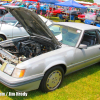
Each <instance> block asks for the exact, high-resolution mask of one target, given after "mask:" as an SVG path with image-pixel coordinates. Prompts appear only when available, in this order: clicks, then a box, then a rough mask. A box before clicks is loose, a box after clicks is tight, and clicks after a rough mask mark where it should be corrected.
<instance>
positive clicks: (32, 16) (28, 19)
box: [3, 5, 61, 46]
mask: <svg viewBox="0 0 100 100" xmlns="http://www.w3.org/2000/svg"><path fill="white" fill-rule="evenodd" d="M3 7H5V8H6V9H7V10H8V11H9V12H10V13H11V14H12V15H13V16H14V17H15V18H16V19H17V20H18V21H19V22H20V23H21V25H22V26H23V27H24V28H25V30H26V31H27V32H28V34H29V35H30V36H44V37H46V38H49V39H50V40H51V41H52V42H53V43H54V44H55V45H56V46H58V45H61V43H60V42H59V41H58V40H57V39H56V38H55V36H54V35H53V33H52V32H51V31H50V29H49V28H48V27H47V26H46V24H45V23H44V22H43V21H42V19H41V18H40V17H39V16H38V15H37V14H36V13H35V12H34V11H31V10H29V9H27V8H22V7H18V6H6V5H5V6H3Z"/></svg>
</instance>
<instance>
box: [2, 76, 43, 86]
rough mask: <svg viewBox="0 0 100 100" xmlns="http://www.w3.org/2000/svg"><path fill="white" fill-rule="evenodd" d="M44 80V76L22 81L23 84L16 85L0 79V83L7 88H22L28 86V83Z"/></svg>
mask: <svg viewBox="0 0 100 100" xmlns="http://www.w3.org/2000/svg"><path fill="white" fill-rule="evenodd" d="M42 78H43V76H41V77H38V78H35V79H30V80H26V81H22V82H16V83H10V82H7V81H6V80H4V79H2V78H0V83H2V84H4V85H6V86H7V87H18V86H22V85H25V84H28V83H32V82H35V81H38V80H41V79H42Z"/></svg>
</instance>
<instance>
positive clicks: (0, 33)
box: [0, 31, 7, 40]
mask: <svg viewBox="0 0 100 100" xmlns="http://www.w3.org/2000/svg"><path fill="white" fill-rule="evenodd" d="M0 35H3V36H4V37H5V38H6V40H7V36H6V34H5V33H3V32H1V31H0Z"/></svg>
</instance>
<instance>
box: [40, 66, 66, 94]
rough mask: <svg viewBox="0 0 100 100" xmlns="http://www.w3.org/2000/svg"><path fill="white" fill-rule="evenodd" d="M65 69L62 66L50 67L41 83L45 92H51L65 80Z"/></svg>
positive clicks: (41, 87)
mask: <svg viewBox="0 0 100 100" xmlns="http://www.w3.org/2000/svg"><path fill="white" fill-rule="evenodd" d="M63 77H64V70H63V68H62V67H60V66H55V67H53V68H51V69H49V70H48V71H47V72H46V73H45V75H44V77H43V79H42V81H41V84H40V89H41V91H43V92H50V91H53V90H55V89H57V88H58V87H59V86H60V85H61V83H62V80H63Z"/></svg>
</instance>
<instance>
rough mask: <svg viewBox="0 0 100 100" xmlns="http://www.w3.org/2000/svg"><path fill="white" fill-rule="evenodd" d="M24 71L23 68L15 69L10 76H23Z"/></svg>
mask: <svg viewBox="0 0 100 100" xmlns="http://www.w3.org/2000/svg"><path fill="white" fill-rule="evenodd" d="M24 73H25V69H22V70H21V69H17V68H16V69H15V70H14V72H13V74H12V77H16V78H20V77H23V76H24Z"/></svg>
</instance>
